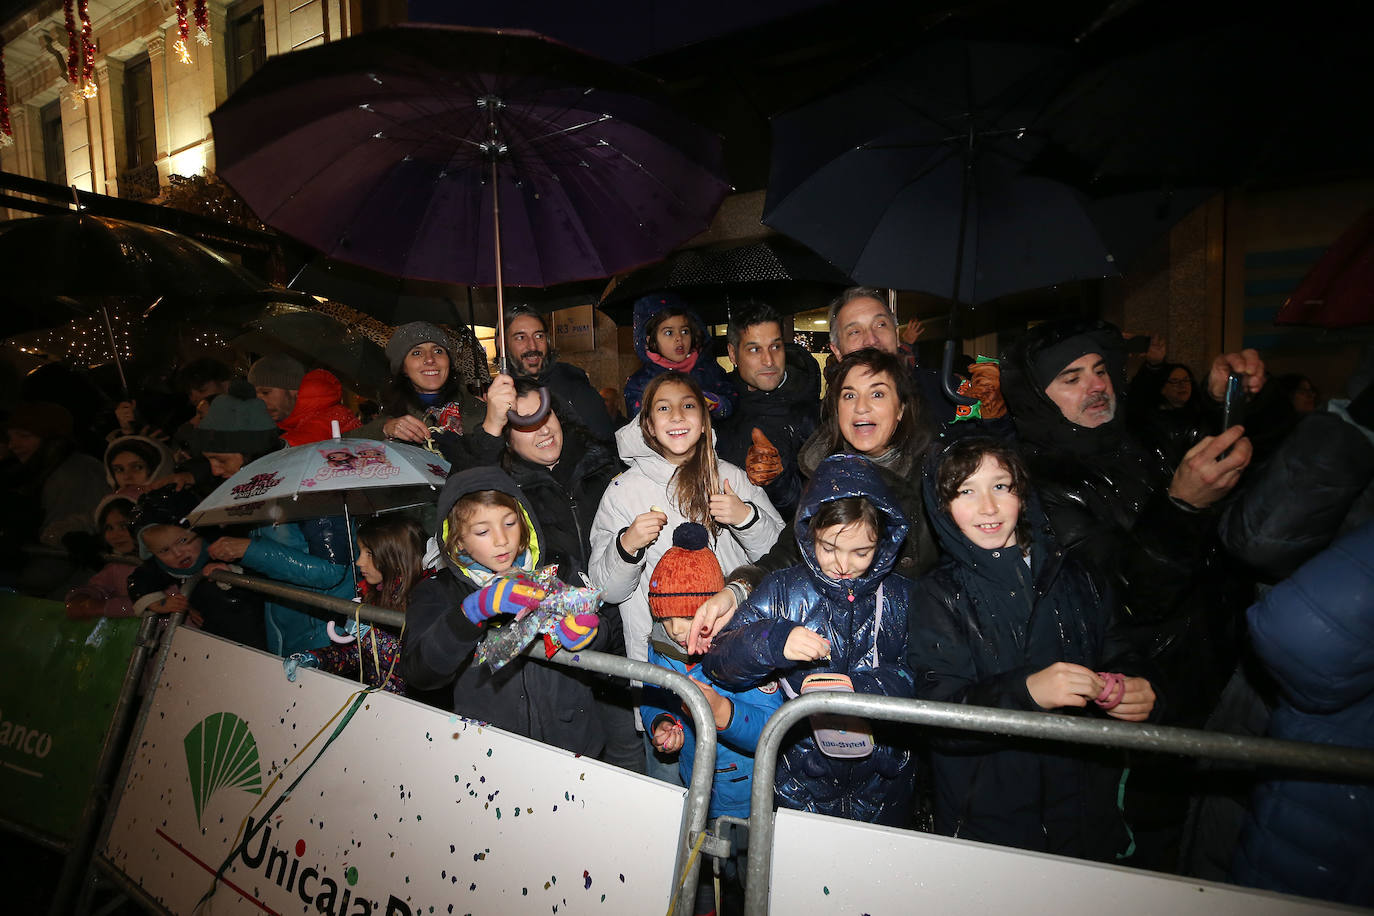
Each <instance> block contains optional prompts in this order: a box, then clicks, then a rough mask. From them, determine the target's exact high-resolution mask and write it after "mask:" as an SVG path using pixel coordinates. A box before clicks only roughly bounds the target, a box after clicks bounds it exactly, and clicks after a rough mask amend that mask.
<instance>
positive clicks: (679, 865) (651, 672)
mask: <svg viewBox="0 0 1374 916" xmlns="http://www.w3.org/2000/svg"><path fill="white" fill-rule="evenodd" d="M206 578H208V579H211V580H212V581H215V582H221V583H224V584H226V585H233V586H236V587H240V588H245V589H249V590H251V591H255V592H259V593H261V594H264V595H270V596H272V597H277V598H284V599H288V600H291V601H293V602H296V603H298V604H300V605H304V606H306V607H308V608H314V609H318V610H320V611H323V612H326V613H329V614H345V615H348V616H353V615H355V614H356V615H357V616H358V617H359V619H361V620H363V621H366V622H369V623H378V624H382V625H387V626H394V627H399V626H400V625H401V623H402V622H403V620H404V614H402V613H401V612H398V611H394V610H390V609H388V608H381V607H376V606H374V605H368V604H360V603H358V602H353V601H348V600H346V599H343V598H336V597H333V596H329V595H321V594H318V593H316V592H312V591H308V590H306V589H301V588H298V587H295V586H291V585H286V584H283V583H280V582H272V581H268V580H265V579H259V578H256V577H253V576H245V575H241V574H238V573H232V572H229V571H227V570H214V571H212V572H210V573H208V574H206ZM186 591H187V592H188V593H189V591H190V589H189V588H188V589H186ZM176 618H177V621H176V622H177V623H180V615H176ZM170 631H171V628H170V627H169V630H168V632H169V633H170ZM170 644H171V640H170V638H164V640H163V644H162V648H161V651H160V653H159V656H158V659H157V661H156V663H155V666H154V673H155V674H157V673H158V672H160V671H161V669H162V666H163V664H164V663H165V661H166V653H167V652H168V651H169V649H170ZM536 650H537V651H536ZM530 658H531V660H532V661H534V662H535V663H537V664H550V663H551V664H558V665H563V666H566V667H570V668H581V669H585V670H587V671H593V672H596V673H599V674H605V675H610V676H614V677H620V678H625V679H627V680H634V681H643V682H646V683H650V684H655V685H657V686H661V687H665V688H667V689H669V690H671V691H673V692H674V693H675V694H677V695H678V696H679V697H681V699H682V702H683V705H684V706H685V707H686V709H687V710H688V712H689V713H690V714H691V716H692V718H693V720H694V721H697V722H709V721H712V719H713V716H712V713H711V708H710V704H709V703H707V701H706V697H705V696H704V695H703V694H702V692H701V690H700V689H698V688H697V686H696V685H695V684H693V683H692V681H691V679H690V678H688V677H686V676H685V675H682V674H678V673H677V672H675V671H671V670H669V669H666V668H660V667H658V666H656V665H651V664H649V663H647V662H641V661H635V660H633V659H629V658H622V657H621V656H618V655H609V654H607V653H604V652H594V651H580V652H566V651H565V652H559V653H558V654H556V655H555V656H554V657H553V658H552V659H545V658H544V657H543V652H542V644H541V645H537V646H536V647H535V648H534V649H532V650H531V652H530ZM140 669H141V666H140ZM147 712H148V704H146V703H145V705H144V707H143V708H142V710H141V711H140V714H139V721H138V722H137V723H135V727H134V732H133V734H134V735H135V736H137V735H138V734H139V733H140V732H141V730H142V723H143V720H144V718H145V717H146V716H147ZM133 744H136V742H131V746H132V745H133ZM131 759H132V754H128V755H126V756H125V758H124V761H123V765H122V766H121V768H120V773H119V775H118V777H117V778H116V779H115V780H114V781H113V783H111V784H113V785H120V784H122V782H123V780H124V777H125V774H126V773H127V771H128V767H129V765H130V762H131ZM715 760H716V734H715V730H714V729H697V730H696V759H695V761H694V765H693V769H692V777H691V780H690V781H689V783H688V786H687V797H686V802H685V804H684V807H683V817H682V824H681V825H680V828H679V836H678V844H677V847H678V853H677V862H676V865H675V867H674V869H673V873H674V880H675V885H674V887H673V888H672V889H671V890H670V893H669V899H673V898H676V900H677V910H676V912H679V913H690V912H691V907H692V906H693V905H694V902H695V895H696V885H697V877H698V874H699V871H700V863H701V856H700V854H699V847H700V845H701V844H702V843H703V842H704V839H705V837H704V834H705V833H706V826H707V825H706V819H707V813H708V811H709V806H710V800H711V782H712V778H713V777H714V775H715ZM96 813H98V812H92V817H94V815H95V814H96ZM113 814H114V810H113V806H110V807H109V808H107V809H106V811H105V818H104V825H103V827H102V829H101V831H100V835H107V834H108V832H109V828H110V818H111V817H112V816H113ZM92 824H93V820H92V821H90V822H88V824H87V827H88V829H89V828H90V827H91V825H92ZM86 845H87V852H86V856H85V858H83V859H80V860H77V859H76V858H75V857H73V861H80V862H81V863H83V864H84V863H86V862H89V861H90V849H89V846H90V845H91V844H90V843H87V844H86ZM694 853H695V854H694ZM78 873H79V871H78ZM66 877H68V876H67V875H65V874H64V879H65V878H66ZM71 877H73V878H74V877H75V874H73V875H72V876H71ZM67 886H68V887H76V886H80V887H82V889H83V894H82V897H81V900H80V902H79V904H78V908H77V912H83V913H84V912H89V909H90V903H91V900H90V894H91V891H92V889H93V883H92V881H91V876H90V875H89V874H88V875H87V879H86V880H85V881H84V882H80V883H79V884H78V882H76V881H69V882H67ZM127 890H130V891H131V892H132V891H133V890H134V889H131V888H129V889H127ZM135 896H137V895H135ZM69 898H70V892H67V893H66V894H64V895H63V898H62V900H60V901H54V905H53V908H52V910H51V912H52V913H54V914H56V913H60V912H63V910H64V909H65V908H66V906H67V905H68V901H69ZM59 903H61V905H62V906H61V908H59Z"/></svg>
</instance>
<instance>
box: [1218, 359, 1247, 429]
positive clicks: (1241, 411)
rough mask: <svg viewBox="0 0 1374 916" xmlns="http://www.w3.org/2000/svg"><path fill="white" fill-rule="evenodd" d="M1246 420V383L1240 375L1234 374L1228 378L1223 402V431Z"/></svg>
mask: <svg viewBox="0 0 1374 916" xmlns="http://www.w3.org/2000/svg"><path fill="white" fill-rule="evenodd" d="M1244 419H1245V383H1244V381H1243V380H1242V379H1241V377H1240V376H1239V375H1237V374H1236V373H1234V372H1232V373H1231V374H1230V375H1228V376H1227V377H1226V396H1225V397H1224V398H1222V402H1221V429H1219V430H1218V432H1222V433H1224V432H1226V431H1227V430H1228V429H1230V428H1231V427H1232V426H1235V425H1236V424H1237V423H1240V422H1242V421H1244Z"/></svg>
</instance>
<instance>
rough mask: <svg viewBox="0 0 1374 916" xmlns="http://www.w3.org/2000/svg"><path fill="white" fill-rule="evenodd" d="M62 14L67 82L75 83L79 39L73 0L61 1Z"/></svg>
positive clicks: (79, 46) (78, 56)
mask: <svg viewBox="0 0 1374 916" xmlns="http://www.w3.org/2000/svg"><path fill="white" fill-rule="evenodd" d="M62 12H63V14H64V15H65V17H66V20H67V82H69V83H75V82H76V77H77V73H78V72H79V71H78V70H77V65H78V63H79V62H80V60H81V45H80V38H79V37H78V33H77V31H76V12H75V4H74V0H62Z"/></svg>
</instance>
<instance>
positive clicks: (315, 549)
mask: <svg viewBox="0 0 1374 916" xmlns="http://www.w3.org/2000/svg"><path fill="white" fill-rule="evenodd" d="M296 524H297V525H298V526H299V527H300V529H301V534H303V535H305V545H306V549H307V550H309V551H310V555H311V556H315V557H319V558H320V559H322V560H328V561H329V562H331V563H337V564H342V565H344V566H352V565H353V548H352V545H351V544H350V543H349V531H348V523H347V522H346V521H345V520H344V517H343V516H342V515H323V516H319V517H316V518H308V519H305V520H304V521H300V522H297V523H296Z"/></svg>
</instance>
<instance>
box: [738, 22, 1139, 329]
mask: <svg viewBox="0 0 1374 916" xmlns="http://www.w3.org/2000/svg"><path fill="white" fill-rule="evenodd" d="M1067 70H1068V61H1067V59H1066V57H1065V56H1064V55H1062V54H1060V53H1059V52H1056V51H1052V50H1048V49H1043V48H1036V47H1028V46H1020V45H1008V44H998V43H978V42H960V41H944V42H938V43H934V44H931V45H927V46H925V47H922V48H920V49H918V50H916V51H914V52H912V53H910V54H908V55H906V56H905V57H903V58H901V59H899V60H896V61H889V62H886V63H884V64H883V65H881V66H880V67H879V68H878V69H877V70H876V71H875V72H874V73H872V74H870V75H869V76H868V77H866V78H864V79H862V80H861V81H859V82H857V83H854V84H852V85H850V86H849V87H848V88H846V89H843V90H841V91H839V92H836V93H834V94H832V95H829V96H826V97H824V98H822V99H820V100H818V101H815V102H812V103H809V104H807V105H805V106H803V107H801V108H798V109H795V110H793V111H791V112H787V113H785V114H782V115H779V116H778V117H776V118H774V119H773V159H772V163H771V173H770V179H769V187H768V197H767V200H766V202H765V205H764V214H763V221H764V222H765V223H767V224H768V225H769V226H772V227H773V228H775V229H777V230H778V231H780V232H784V233H786V234H787V235H790V236H792V237H793V238H795V239H797V240H799V241H801V242H802V243H804V244H806V245H807V246H808V247H810V248H812V249H813V250H815V251H816V252H818V253H819V254H821V255H823V256H824V257H825V258H826V259H827V260H828V261H830V263H832V264H834V265H835V266H836V267H837V268H838V269H839V270H840V271H842V272H843V273H846V274H848V275H849V276H851V277H853V278H854V280H856V281H857V282H860V283H865V284H870V285H873V286H884V287H891V288H896V289H910V290H920V291H922V292H927V293H932V294H934V295H938V296H943V297H945V298H950V299H956V300H959V301H964V302H972V301H975V300H977V301H985V300H989V299H995V298H997V297H999V296H1003V295H1006V294H1008V293H1013V292H1018V291H1021V290H1027V289H1035V288H1038V287H1042V286H1049V285H1051V284H1054V283H1060V282H1065V281H1069V280H1077V279H1086V278H1100V277H1107V276H1113V275H1115V274H1117V273H1118V270H1117V266H1116V262H1115V258H1114V256H1113V254H1112V252H1111V251H1110V249H1109V248H1108V247H1107V245H1106V243H1105V242H1104V241H1103V239H1102V237H1101V235H1100V233H1099V232H1098V229H1097V227H1096V226H1095V225H1094V222H1093V218H1092V215H1091V213H1090V212H1089V207H1090V204H1091V201H1090V200H1089V199H1088V197H1087V196H1086V195H1084V194H1083V193H1081V192H1080V191H1078V190H1077V189H1075V188H1073V187H1071V186H1069V185H1066V184H1063V183H1061V182H1057V181H1053V180H1050V179H1047V178H1043V177H1038V176H1034V175H1029V174H1026V172H1025V171H1024V168H1025V165H1026V164H1027V163H1028V162H1030V161H1031V160H1032V159H1033V158H1034V157H1035V156H1036V154H1037V153H1039V152H1040V150H1041V148H1042V146H1043V141H1042V140H1041V139H1040V137H1039V135H1038V134H1037V133H1036V131H1035V130H1034V125H1035V122H1036V119H1037V117H1038V116H1039V113H1040V111H1041V109H1042V108H1043V107H1044V105H1045V104H1046V102H1047V101H1048V99H1049V98H1050V97H1051V96H1052V95H1053V93H1054V92H1055V90H1056V89H1057V88H1058V87H1059V86H1060V85H1061V84H1062V82H1063V80H1064V78H1065V74H1066V73H1067Z"/></svg>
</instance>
